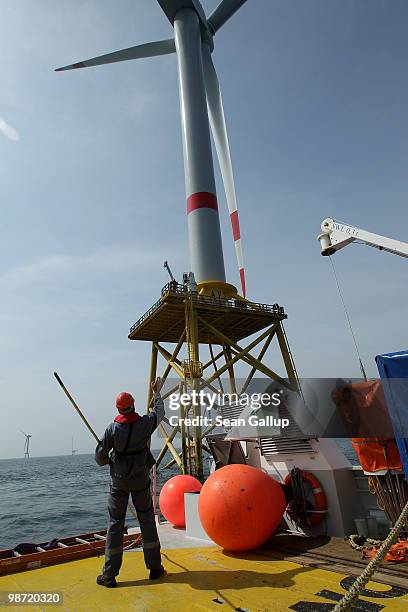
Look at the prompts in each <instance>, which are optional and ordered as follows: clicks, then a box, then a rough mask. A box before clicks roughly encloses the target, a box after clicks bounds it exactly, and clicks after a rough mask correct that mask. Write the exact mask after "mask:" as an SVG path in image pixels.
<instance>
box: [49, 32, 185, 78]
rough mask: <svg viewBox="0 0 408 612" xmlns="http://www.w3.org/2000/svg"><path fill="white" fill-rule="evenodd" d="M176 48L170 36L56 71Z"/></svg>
mask: <svg viewBox="0 0 408 612" xmlns="http://www.w3.org/2000/svg"><path fill="white" fill-rule="evenodd" d="M175 50H176V46H175V44H174V38H168V39H167V40H158V41H156V42H150V43H146V44H144V45H137V46H136V47H129V48H128V49H121V50H120V51H113V53H106V54H105V55H99V56H98V57H93V58H91V59H88V60H85V61H83V62H77V63H76V64H70V65H69V66H63V67H62V68H56V69H55V72H60V71H61V70H74V69H75V68H87V67H88V66H101V65H102V64H113V63H114V62H125V61H127V60H131V59H142V58H144V57H155V56H156V55H167V54H168V53H174V52H175Z"/></svg>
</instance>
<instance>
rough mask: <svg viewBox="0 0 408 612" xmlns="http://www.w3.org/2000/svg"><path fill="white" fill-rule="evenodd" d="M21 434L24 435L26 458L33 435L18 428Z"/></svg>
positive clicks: (28, 454)
mask: <svg viewBox="0 0 408 612" xmlns="http://www.w3.org/2000/svg"><path fill="white" fill-rule="evenodd" d="M20 431H21V433H22V434H23V436H25V444H24V457H25V459H28V458H29V457H30V452H29V447H30V438H32V437H33V436H32V435H31V434H26V433H25V432H24V431H23V430H22V429H20Z"/></svg>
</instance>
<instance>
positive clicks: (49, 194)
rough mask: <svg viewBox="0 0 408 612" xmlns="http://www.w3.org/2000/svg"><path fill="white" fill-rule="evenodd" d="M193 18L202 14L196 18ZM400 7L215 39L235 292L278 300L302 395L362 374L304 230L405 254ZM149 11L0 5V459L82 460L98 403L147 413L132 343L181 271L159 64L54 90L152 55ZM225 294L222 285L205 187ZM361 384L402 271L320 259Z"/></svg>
mask: <svg viewBox="0 0 408 612" xmlns="http://www.w3.org/2000/svg"><path fill="white" fill-rule="evenodd" d="M202 4H203V6H204V9H205V11H206V14H207V15H208V14H209V13H210V12H211V10H213V9H214V8H215V6H216V5H217V1H216V0H204V1H203V2H202ZM407 18H408V6H407V3H406V2H405V0H393V1H392V2H389V1H387V0H364V1H363V0H353V1H350V0H308V1H307V2H304V0H248V1H247V3H246V4H245V5H244V6H243V7H242V8H241V9H240V10H239V11H238V13H237V14H236V15H235V16H234V17H233V18H232V19H231V20H230V21H229V22H228V23H227V24H226V25H225V26H224V27H223V28H222V29H221V30H220V31H219V32H218V33H217V35H216V37H215V50H214V53H213V59H214V63H215V66H216V68H217V71H218V76H219V79H220V82H221V88H222V92H223V98H224V106H225V112H226V118H227V123H228V130H229V139H230V146H231V155H232V161H233V166H234V173H235V182H236V190H237V199H238V205H239V209H240V221H241V233H242V239H243V248H244V257H245V262H246V264H245V267H246V271H247V293H248V297H249V298H250V299H252V300H254V301H260V302H266V303H269V304H273V303H275V302H278V303H279V304H281V305H283V306H284V307H285V310H286V312H287V314H288V320H287V322H286V331H287V335H288V338H289V342H290V346H291V349H292V352H293V355H294V358H295V362H296V366H297V370H298V373H299V375H300V376H305V377H307V376H315V377H320V376H337V375H338V374H339V373H340V374H341V375H343V374H345V375H356V376H357V375H358V374H359V370H358V363H357V361H356V355H355V351H354V347H353V343H352V339H351V336H350V332H349V330H348V328H347V324H346V320H345V315H344V311H343V309H342V306H341V302H340V299H339V295H338V293H337V289H336V286H335V283H334V279H333V274H332V270H331V267H330V263H329V261H328V260H327V258H323V257H321V256H320V254H319V245H318V243H317V241H316V236H317V234H318V233H319V230H320V223H321V222H322V220H323V219H324V218H325V217H328V216H331V217H334V218H336V219H339V220H341V221H345V222H348V223H350V224H352V225H355V226H357V227H361V228H364V229H368V230H370V231H373V232H376V233H379V234H383V235H386V236H390V237H393V238H397V239H400V240H407V237H406V227H407V222H408V207H407V182H408V173H407V163H408V121H407V115H408V110H407V109H408V81H407V78H406V75H407V57H408V37H407V35H406V25H407ZM170 36H172V26H171V25H170V23H169V22H168V21H167V19H166V17H165V15H164V13H163V12H162V10H161V9H160V6H159V4H158V3H157V2H155V1H154V0H137V1H131V0H75V1H74V2H64V3H56V2H54V1H53V0H37V2H32V0H3V1H2V19H1V21H0V38H1V41H2V46H3V52H2V53H1V54H0V74H1V81H2V87H1V88H0V160H1V163H0V194H1V198H0V201H1V230H0V231H1V241H0V296H1V307H0V337H1V350H0V397H1V403H0V417H1V425H0V458H11V457H20V456H22V454H23V446H24V438H23V435H22V433H21V432H20V429H21V430H24V431H26V432H27V433H30V434H32V436H33V437H32V440H31V448H32V455H33V456H40V455H57V454H67V453H69V452H70V449H71V437H72V436H74V440H75V447H76V448H77V449H78V450H79V451H80V452H92V450H93V448H94V443H93V440H92V438H91V437H90V436H89V433H88V432H87V430H86V429H85V428H84V426H83V424H82V423H81V421H80V420H79V418H78V416H77V415H76V414H75V413H74V411H73V409H72V407H71V406H70V404H69V403H68V401H67V399H66V398H65V396H64V395H63V393H62V392H61V389H60V388H59V386H58V385H57V384H56V382H55V380H54V378H53V376H52V373H53V371H54V370H57V371H58V372H59V374H60V376H61V377H62V379H63V380H64V382H65V383H66V385H67V387H68V389H69V390H70V392H71V393H72V395H73V396H74V397H75V399H76V400H77V402H78V403H79V405H80V406H81V408H82V409H83V410H84V412H85V413H86V415H87V416H88V418H89V420H90V422H91V423H92V425H93V427H94V428H95V430H96V431H97V432H98V434H102V432H103V430H104V428H105V427H106V426H107V424H108V423H109V422H110V420H111V419H112V416H113V415H114V414H115V409H114V398H115V396H116V394H117V393H118V392H119V391H121V390H128V391H130V392H132V393H133V394H134V396H135V398H136V406H137V409H139V410H140V411H141V412H144V410H145V401H146V393H147V377H148V370H149V346H148V344H145V343H138V342H131V341H129V340H128V339H127V334H128V331H129V328H130V326H131V325H132V324H133V323H134V322H135V321H136V320H137V319H138V318H139V317H140V316H141V315H142V314H143V312H145V311H146V310H147V309H148V308H149V307H150V306H151V305H152V304H153V303H154V302H155V301H156V300H157V299H158V297H159V295H160V289H161V287H162V286H163V285H164V284H165V283H166V282H167V280H168V278H167V275H166V272H165V270H164V269H163V261H164V260H165V259H167V260H168V261H169V263H170V265H171V267H172V270H173V272H174V274H175V275H176V276H177V277H178V278H181V276H182V273H183V271H186V270H188V269H189V264H188V248H187V232H186V230H187V228H186V219H185V192H184V174H183V160H182V147H181V130H180V118H179V98H178V83H177V66H176V57H175V56H174V55H170V56H166V57H156V58H152V59H146V60H139V61H133V62H124V63H121V64H114V65H110V66H103V67H98V68H90V69H85V70H77V71H72V72H61V73H55V72H54V68H56V67H58V66H63V65H66V64H69V63H72V62H75V61H80V60H83V59H87V58H89V57H93V56H96V55H100V54H102V53H106V52H109V51H113V50H117V49H120V48H125V47H128V46H132V45H135V44H141V43H143V42H148V41H152V40H156V39H160V38H168V37H170ZM216 178H217V190H218V199H219V206H220V214H221V224H222V234H223V243H224V255H225V261H226V269H227V278H228V280H229V282H232V283H235V284H238V282H239V280H238V273H237V268H236V263H235V255H234V247H233V241H232V237H231V232H230V227H229V219H228V213H227V207H226V203H225V196H224V193H223V191H222V184H221V182H220V176H219V172H218V168H216ZM334 260H335V261H334V263H335V266H336V270H337V273H338V275H339V278H340V282H341V285H342V289H343V292H344V297H345V300H346V303H347V305H348V308H349V311H350V316H351V319H352V322H353V325H354V329H355V333H356V336H357V339H358V344H359V348H360V352H361V354H362V358H363V361H364V364H365V366H366V369H367V372H368V374H369V375H370V376H375V375H377V372H376V368H375V362H374V357H375V355H377V354H380V353H383V352H389V351H394V350H402V349H406V348H407V345H408V337H407V319H406V306H405V304H406V302H407V298H408V285H407V282H406V276H407V268H406V266H407V263H406V261H405V260H404V259H403V258H399V257H396V256H393V255H390V254H386V253H380V252H378V251H376V250H374V249H371V248H369V247H365V246H358V245H354V246H350V247H348V248H346V249H344V250H343V251H341V252H340V253H338V254H337V255H336V256H335V258H334Z"/></svg>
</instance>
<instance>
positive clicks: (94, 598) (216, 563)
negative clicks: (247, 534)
mask: <svg viewBox="0 0 408 612" xmlns="http://www.w3.org/2000/svg"><path fill="white" fill-rule="evenodd" d="M162 554H163V563H164V565H165V567H166V569H167V570H168V572H169V573H168V575H167V576H166V577H165V578H164V579H160V580H159V581H156V582H152V581H149V580H148V579H147V571H146V569H145V566H144V562H143V555H142V553H141V552H128V553H126V554H125V556H124V562H123V565H122V570H121V573H120V575H119V577H118V587H117V588H116V589H107V588H105V587H100V586H97V585H96V583H95V578H96V576H97V574H99V573H100V571H101V566H102V561H103V559H102V558H90V559H83V560H80V561H72V562H69V563H65V564H61V565H55V566H53V567H47V568H41V569H36V570H31V571H27V572H20V573H17V574H13V575H10V576H3V577H1V578H0V591H3V592H4V591H13V592H15V591H18V592H33V591H35V592H38V591H46V592H50V591H61V592H62V593H63V598H64V601H63V604H62V605H59V606H44V607H41V608H40V607H37V606H33V605H31V606H24V605H19V606H7V608H9V609H16V610H17V609H19V610H44V609H48V610H51V609H55V610H69V611H70V612H71V611H75V612H76V611H77V610H100V611H102V610H109V611H115V612H121V611H122V610H123V611H130V610H134V611H135V612H142V611H145V610H146V611H150V610H151V611H156V610H159V611H161V612H165V611H183V610H217V611H218V612H225V611H227V610H239V611H242V610H245V611H248V612H255V611H259V610H279V611H284V610H291V609H295V610H296V609H300V608H299V607H295V608H292V606H295V604H298V606H299V602H301V601H306V602H310V604H309V606H308V607H303V608H302V609H303V610H306V609H307V610H310V611H311V612H314V611H315V610H316V612H317V611H320V610H330V609H332V605H333V602H334V600H333V598H332V599H331V600H330V598H325V597H318V596H316V595H315V594H316V593H319V592H321V591H322V590H323V589H324V590H326V591H332V592H334V593H337V594H339V595H344V593H345V591H344V589H343V588H342V587H341V586H340V581H341V580H342V579H343V578H344V577H345V576H344V574H339V573H335V572H331V571H326V570H320V569H314V568H311V567H308V566H302V565H299V564H297V563H292V562H289V561H280V560H274V559H271V558H269V557H266V556H262V555H258V554H254V553H245V554H242V555H238V556H237V555H235V556H232V555H228V554H226V553H224V552H223V551H222V550H221V549H220V548H217V547H204V548H182V549H171V550H163V551H162ZM367 588H368V589H372V590H373V589H375V590H377V591H389V589H390V587H388V586H385V585H382V584H378V583H373V582H371V583H369V584H368V585H367ZM214 600H216V601H214ZM362 600H365V601H367V602H371V604H377V606H375V605H374V606H373V607H371V608H370V605H369V606H368V608H367V607H365V606H364V607H363V608H360V607H359V609H362V610H373V609H374V610H380V609H383V610H390V611H391V610H395V611H397V610H398V611H403V610H405V611H408V594H405V595H402V596H396V597H392V598H388V599H387V598H378V597H377V598H376V597H369V598H368V597H363V598H362ZM318 602H320V606H319V605H316V604H318ZM323 603H324V604H326V605H325V606H322V605H321V604H323ZM361 603H362V602H361ZM328 604H332V605H331V606H328ZM381 606H382V607H381Z"/></svg>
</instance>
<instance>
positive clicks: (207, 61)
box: [57, 0, 246, 298]
mask: <svg viewBox="0 0 408 612" xmlns="http://www.w3.org/2000/svg"><path fill="white" fill-rule="evenodd" d="M245 1H246V0H223V1H222V2H221V3H220V4H219V6H218V7H217V8H216V9H215V10H214V11H213V13H212V14H211V15H210V16H209V17H208V19H207V18H206V16H205V14H204V10H203V8H202V6H201V4H200V2H199V0H158V3H159V4H160V6H161V8H162V9H163V11H164V13H165V15H166V16H167V18H168V19H169V21H170V23H171V24H172V26H173V27H174V38H170V39H167V40H160V41H156V42H150V43H146V44H144V45H138V46H135V47H130V48H127V49H122V50H120V51H114V52H113V53H108V54H105V55H101V56H99V57H94V58H92V59H88V60H85V61H82V62H77V63H75V64H70V65H68V66H64V67H62V68H57V71H62V70H72V69H76V68H86V67H88V66H99V65H102V64H111V63H114V62H121V61H126V60H131V59H141V58H146V57H154V56H157V55H166V54H169V53H174V52H176V54H177V62H178V77H179V91H180V113H181V126H182V139H183V154H184V175H185V189H186V198H187V224H188V238H189V251H190V264H191V270H192V272H193V273H194V276H195V280H196V282H197V285H198V292H199V294H201V295H210V296H211V295H216V296H218V297H227V298H228V297H234V296H237V290H236V288H235V287H234V286H233V285H231V284H229V283H227V282H226V277H225V268H224V256H223V250H222V242H221V230H220V220H219V214H218V202H217V194H216V187H215V178H214V166H213V158H212V149H211V139H210V126H211V130H212V134H213V139H214V144H215V148H216V151H217V155H218V159H219V164H220V170H221V175H222V179H223V183H224V189H225V194H226V199H227V203H228V208H229V213H230V220H231V226H232V232H233V238H234V242H235V250H236V256H237V261H238V268H239V274H240V280H241V288H242V293H243V295H244V297H245V294H246V288H245V270H244V262H243V256H242V248H241V234H240V227H239V219H238V207H237V200H236V195H235V186H234V177H233V172H232V165H231V156H230V151H229V144H228V136H227V130H226V123H225V117H224V109H223V103H222V98H221V92H220V87H219V83H218V78H217V73H216V71H215V68H214V64H213V62H212V58H211V53H212V51H213V49H214V35H215V34H216V33H217V32H218V30H219V29H220V28H221V27H222V26H223V25H224V24H225V22H226V21H228V19H229V18H230V17H232V15H233V14H234V13H235V12H236V11H237V10H238V9H239V8H240V7H241V6H242V5H243V4H244V3H245Z"/></svg>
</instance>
